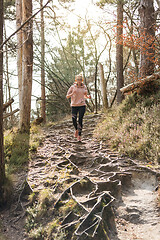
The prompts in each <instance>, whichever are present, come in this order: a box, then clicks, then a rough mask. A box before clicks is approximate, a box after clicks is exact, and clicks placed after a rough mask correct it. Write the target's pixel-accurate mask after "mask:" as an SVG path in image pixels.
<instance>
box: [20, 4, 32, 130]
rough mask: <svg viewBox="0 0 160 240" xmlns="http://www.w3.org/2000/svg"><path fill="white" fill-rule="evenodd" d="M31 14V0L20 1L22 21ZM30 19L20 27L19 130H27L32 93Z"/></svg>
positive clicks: (28, 127)
mask: <svg viewBox="0 0 160 240" xmlns="http://www.w3.org/2000/svg"><path fill="white" fill-rule="evenodd" d="M31 16H32V0H30V1H28V0H23V1H22V22H23V23H24V22H25V21H26V20H27V19H28V18H29V17H31ZM32 25H33V24H32V20H30V21H29V22H28V23H27V24H26V25H25V27H24V28H23V29H22V31H23V34H22V36H23V37H22V40H23V47H22V115H21V118H20V130H21V132H29V129H30V112H31V93H32V69H33V33H32Z"/></svg>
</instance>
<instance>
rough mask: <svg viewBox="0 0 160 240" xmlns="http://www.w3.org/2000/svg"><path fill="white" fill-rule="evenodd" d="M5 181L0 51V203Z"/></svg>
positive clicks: (0, 22) (0, 14)
mask: <svg viewBox="0 0 160 240" xmlns="http://www.w3.org/2000/svg"><path fill="white" fill-rule="evenodd" d="M2 43H3V0H0V45H1V44H2ZM4 180H5V163H4V146H3V49H2V48H1V49H0V202H1V201H2V196H3V188H2V186H3V184H4Z"/></svg>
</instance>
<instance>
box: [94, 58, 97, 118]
mask: <svg viewBox="0 0 160 240" xmlns="http://www.w3.org/2000/svg"><path fill="white" fill-rule="evenodd" d="M97 65H98V64H97V62H96V69H95V76H94V87H95V113H96V114H97V113H98V103H97V91H98V90H97V70H98V68H97Z"/></svg>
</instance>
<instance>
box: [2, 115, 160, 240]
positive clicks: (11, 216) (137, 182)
mask: <svg viewBox="0 0 160 240" xmlns="http://www.w3.org/2000/svg"><path fill="white" fill-rule="evenodd" d="M100 117H101V116H100V115H89V116H85V120H84V129H83V140H82V142H81V143H79V142H77V141H76V140H75V139H74V138H73V126H72V122H71V121H70V120H67V121H65V122H62V123H60V124H57V125H54V126H52V127H50V128H49V129H45V132H44V133H45V135H46V136H45V141H44V143H43V146H41V147H40V148H39V149H38V152H37V154H36V155H35V156H34V157H33V158H32V161H31V162H30V164H29V171H28V172H27V173H26V174H27V179H28V182H29V185H30V186H31V187H32V188H33V189H34V191H40V190H41V189H44V188H49V189H50V190H51V191H52V193H53V195H54V197H55V198H56V199H57V201H56V203H55V205H54V208H55V209H57V210H58V209H59V205H60V204H66V203H67V202H68V201H69V200H70V199H74V201H75V202H77V204H78V206H79V209H80V211H79V212H78V213H76V214H75V212H74V211H72V210H71V211H70V212H69V214H68V215H67V216H65V217H64V219H63V220H62V226H61V228H62V229H64V230H67V231H66V232H67V233H68V235H66V240H70V239H73V240H74V239H77V240H78V239H79V240H81V239H83V240H84V239H87V240H90V239H94V240H106V239H110V240H112V239H113V240H118V239H119V240H132V239H137V240H140V239H143V240H150V239H152V240H160V237H159V236H160V215H159V213H158V209H157V207H156V192H155V191H154V190H155V188H156V186H157V185H158V180H157V179H158V177H159V176H160V172H156V171H152V170H150V169H149V168H147V167H143V166H141V165H139V164H138V162H136V161H133V160H132V159H129V158H127V157H121V156H119V155H118V153H115V152H112V151H110V149H108V147H107V145H106V144H105V143H103V142H102V141H101V142H99V141H98V140H96V139H94V138H93V136H92V134H93V130H94V127H95V125H96V124H97V121H99V119H100ZM68 169H69V170H68ZM68 171H70V174H69V175H67V174H66V175H67V177H66V176H65V173H68ZM157 171H158V170H157ZM62 173H63V175H64V177H62ZM21 176H22V175H21ZM24 176H25V175H24ZM55 181H56V184H55ZM63 182H64V183H65V184H66V183H67V187H66V188H65V189H62V188H61V185H62V184H63ZM60 183H61V185H60ZM25 204H26V202H25V200H24V199H21V208H22V209H23V211H22V209H20V210H19V212H18V211H17V209H16V211H13V206H12V211H11V209H9V210H8V211H6V210H5V211H3V212H2V214H1V219H2V222H3V225H4V229H5V232H6V235H7V236H8V239H9V240H10V239H17V240H24V239H27V236H26V234H25V233H24V230H23V226H24V221H25V211H24V209H25ZM73 229H74V231H73ZM55 240H56V239H55Z"/></svg>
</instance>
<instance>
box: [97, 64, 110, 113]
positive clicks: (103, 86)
mask: <svg viewBox="0 0 160 240" xmlns="http://www.w3.org/2000/svg"><path fill="white" fill-rule="evenodd" d="M99 69H100V81H101V91H102V101H103V109H104V110H105V109H107V108H108V99H107V86H106V81H105V79H104V70H103V65H102V64H101V63H99Z"/></svg>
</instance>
